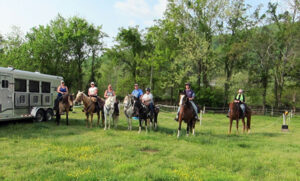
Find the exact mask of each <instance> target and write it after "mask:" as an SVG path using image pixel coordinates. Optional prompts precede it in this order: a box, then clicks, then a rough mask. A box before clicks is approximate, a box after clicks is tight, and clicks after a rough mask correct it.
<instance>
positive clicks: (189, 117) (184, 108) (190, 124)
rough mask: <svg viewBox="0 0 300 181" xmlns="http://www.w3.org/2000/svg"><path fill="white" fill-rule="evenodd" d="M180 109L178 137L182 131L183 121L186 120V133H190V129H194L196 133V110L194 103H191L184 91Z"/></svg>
mask: <svg viewBox="0 0 300 181" xmlns="http://www.w3.org/2000/svg"><path fill="white" fill-rule="evenodd" d="M179 106H180V110H179V114H178V123H179V127H178V134H177V138H179V136H180V131H181V123H182V121H183V120H184V122H185V123H187V127H186V134H187V136H188V135H189V131H190V130H193V135H195V124H196V119H195V112H194V109H193V106H192V103H190V101H189V98H188V97H187V96H186V94H185V93H184V92H181V93H180V102H179Z"/></svg>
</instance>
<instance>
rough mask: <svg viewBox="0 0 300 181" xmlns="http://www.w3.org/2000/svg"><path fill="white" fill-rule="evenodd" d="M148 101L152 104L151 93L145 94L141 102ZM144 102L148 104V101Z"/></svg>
mask: <svg viewBox="0 0 300 181" xmlns="http://www.w3.org/2000/svg"><path fill="white" fill-rule="evenodd" d="M148 99H150V101H149V103H153V95H152V94H151V93H149V94H147V93H146V94H144V95H143V97H142V100H143V101H146V100H148ZM146 102H148V101H146Z"/></svg>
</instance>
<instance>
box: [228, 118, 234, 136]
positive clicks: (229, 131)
mask: <svg viewBox="0 0 300 181" xmlns="http://www.w3.org/2000/svg"><path fill="white" fill-rule="evenodd" d="M232 121H233V119H232V118H230V119H229V130H228V134H231V127H232Z"/></svg>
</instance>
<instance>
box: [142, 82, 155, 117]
mask: <svg viewBox="0 0 300 181" xmlns="http://www.w3.org/2000/svg"><path fill="white" fill-rule="evenodd" d="M142 102H143V104H145V105H146V106H147V107H148V108H149V109H150V114H151V116H152V115H153V114H154V104H153V95H152V94H151V93H150V88H146V94H144V95H143V97H142Z"/></svg>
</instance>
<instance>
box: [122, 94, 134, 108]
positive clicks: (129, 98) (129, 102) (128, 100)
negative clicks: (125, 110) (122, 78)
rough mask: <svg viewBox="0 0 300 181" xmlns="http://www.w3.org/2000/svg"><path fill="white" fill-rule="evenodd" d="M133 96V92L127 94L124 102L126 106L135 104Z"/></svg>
mask: <svg viewBox="0 0 300 181" xmlns="http://www.w3.org/2000/svg"><path fill="white" fill-rule="evenodd" d="M133 101H134V100H133V96H132V95H131V94H127V96H125V98H124V101H123V104H124V107H130V106H132V105H133Z"/></svg>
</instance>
